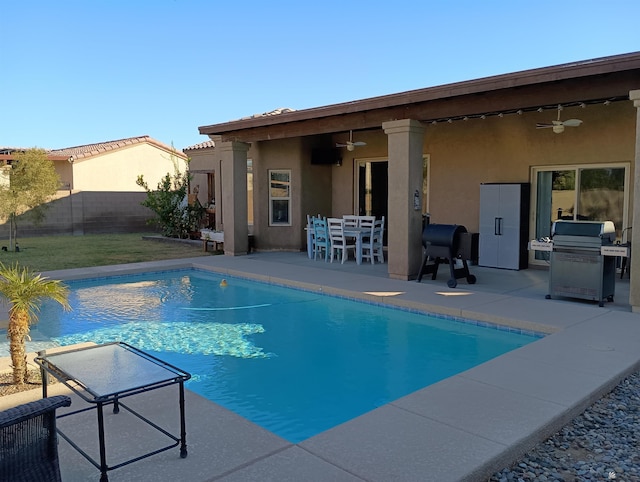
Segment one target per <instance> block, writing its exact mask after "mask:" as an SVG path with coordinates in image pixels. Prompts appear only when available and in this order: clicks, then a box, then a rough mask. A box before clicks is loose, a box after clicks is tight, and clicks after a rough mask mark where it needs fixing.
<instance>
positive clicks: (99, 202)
mask: <svg viewBox="0 0 640 482" xmlns="http://www.w3.org/2000/svg"><path fill="white" fill-rule="evenodd" d="M20 150H22V149H18V148H1V147H0V153H1V154H0V160H2V161H4V162H11V160H12V155H11V154H12V153H13V152H16V151H20ZM47 155H48V157H49V159H50V160H52V161H53V163H54V166H55V168H56V171H57V172H58V175H59V176H60V180H61V187H60V190H59V191H58V194H57V196H56V199H55V200H53V201H52V202H51V204H50V209H49V210H48V212H47V218H46V220H45V222H44V223H43V224H42V225H40V226H34V225H32V224H31V223H29V221H28V220H25V221H24V222H21V221H19V230H20V235H21V236H22V237H25V236H29V235H41V234H84V233H107V232H128V231H142V230H148V229H150V228H149V227H148V226H147V225H146V221H147V219H149V218H150V217H151V216H152V213H151V212H150V211H149V210H148V209H147V208H145V207H143V206H141V205H140V203H141V202H142V201H144V199H146V191H145V190H144V189H143V188H142V187H140V186H138V185H137V184H136V180H137V179H138V176H139V175H143V176H144V179H145V181H146V182H147V183H148V185H149V187H150V188H151V189H154V188H155V187H156V186H157V184H158V182H159V181H160V180H161V179H162V178H163V177H164V176H165V175H166V174H167V173H169V174H171V175H173V174H174V172H175V170H176V169H178V170H179V171H180V172H185V170H186V169H187V164H188V158H187V156H186V155H185V154H184V153H183V152H182V151H179V150H176V149H174V148H173V147H171V146H168V145H166V144H163V143H161V142H158V141H156V140H155V139H152V138H151V137H149V136H140V137H131V138H127V139H119V140H115V141H108V142H100V143H96V144H88V145H84V146H77V147H68V148H64V149H53V150H47ZM5 231H6V232H8V226H6V225H5V224H2V225H0V236H3V235H5Z"/></svg>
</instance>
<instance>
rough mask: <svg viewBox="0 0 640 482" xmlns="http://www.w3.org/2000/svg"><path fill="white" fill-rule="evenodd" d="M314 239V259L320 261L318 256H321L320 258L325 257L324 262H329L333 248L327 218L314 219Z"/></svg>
mask: <svg viewBox="0 0 640 482" xmlns="http://www.w3.org/2000/svg"><path fill="white" fill-rule="evenodd" d="M313 237H314V241H313V259H314V260H316V259H318V254H320V257H321V258H322V257H324V260H325V261H327V260H328V259H329V248H330V246H331V241H330V239H329V229H328V227H327V218H313Z"/></svg>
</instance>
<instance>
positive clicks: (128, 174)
mask: <svg viewBox="0 0 640 482" xmlns="http://www.w3.org/2000/svg"><path fill="white" fill-rule="evenodd" d="M173 160H175V161H176V162H177V164H178V168H179V170H180V172H184V170H185V169H186V162H185V161H184V160H183V159H181V158H179V157H177V156H173V157H172V156H171V154H170V153H169V152H167V151H165V150H163V149H160V148H158V147H155V146H152V145H149V144H135V145H132V146H130V147H127V148H123V149H118V150H117V151H113V152H107V153H105V154H102V155H98V156H95V157H91V158H88V159H86V160H85V159H78V160H76V161H74V164H73V188H74V190H80V191H110V192H114V191H128V192H136V191H139V192H142V191H144V189H142V188H141V187H140V186H138V185H136V180H137V179H138V176H139V175H143V176H144V179H145V181H146V182H147V183H148V184H149V187H150V188H152V189H153V188H155V186H157V184H158V182H159V181H160V180H161V179H162V178H163V177H164V176H165V175H166V174H167V173H170V174H171V175H173V173H174V162H173Z"/></svg>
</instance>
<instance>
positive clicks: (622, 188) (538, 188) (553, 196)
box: [532, 163, 630, 259]
mask: <svg viewBox="0 0 640 482" xmlns="http://www.w3.org/2000/svg"><path fill="white" fill-rule="evenodd" d="M532 174H533V175H532V179H533V181H534V183H535V186H534V191H533V192H534V193H535V199H534V206H535V227H534V233H535V238H536V239H540V238H543V237H549V236H551V226H552V225H553V222H554V221H556V220H558V219H565V220H576V221H613V223H614V224H615V227H616V236H617V238H618V240H619V241H621V242H625V241H627V238H628V237H630V236H629V234H630V233H628V230H629V229H630V228H629V226H628V212H627V206H628V204H629V203H628V197H629V165H628V163H624V164H608V165H597V166H562V167H555V168H549V167H538V168H534V169H533V173H532ZM535 259H544V253H540V252H536V254H535Z"/></svg>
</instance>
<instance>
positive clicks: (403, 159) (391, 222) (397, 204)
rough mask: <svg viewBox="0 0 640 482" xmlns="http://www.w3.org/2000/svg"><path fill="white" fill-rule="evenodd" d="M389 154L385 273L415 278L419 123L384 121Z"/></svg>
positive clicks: (419, 185) (419, 223) (419, 211)
mask: <svg viewBox="0 0 640 482" xmlns="http://www.w3.org/2000/svg"><path fill="white" fill-rule="evenodd" d="M382 128H383V129H384V133H385V134H387V138H388V155H389V199H388V212H389V219H387V220H386V224H387V226H388V238H387V244H388V258H389V261H388V269H389V277H390V278H394V279H402V280H410V279H414V278H416V276H417V275H418V271H419V270H420V263H421V262H422V200H421V197H422V149H423V140H424V127H423V125H422V124H421V123H420V122H418V121H416V120H413V119H403V120H397V121H390V122H384V123H383V124H382Z"/></svg>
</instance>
